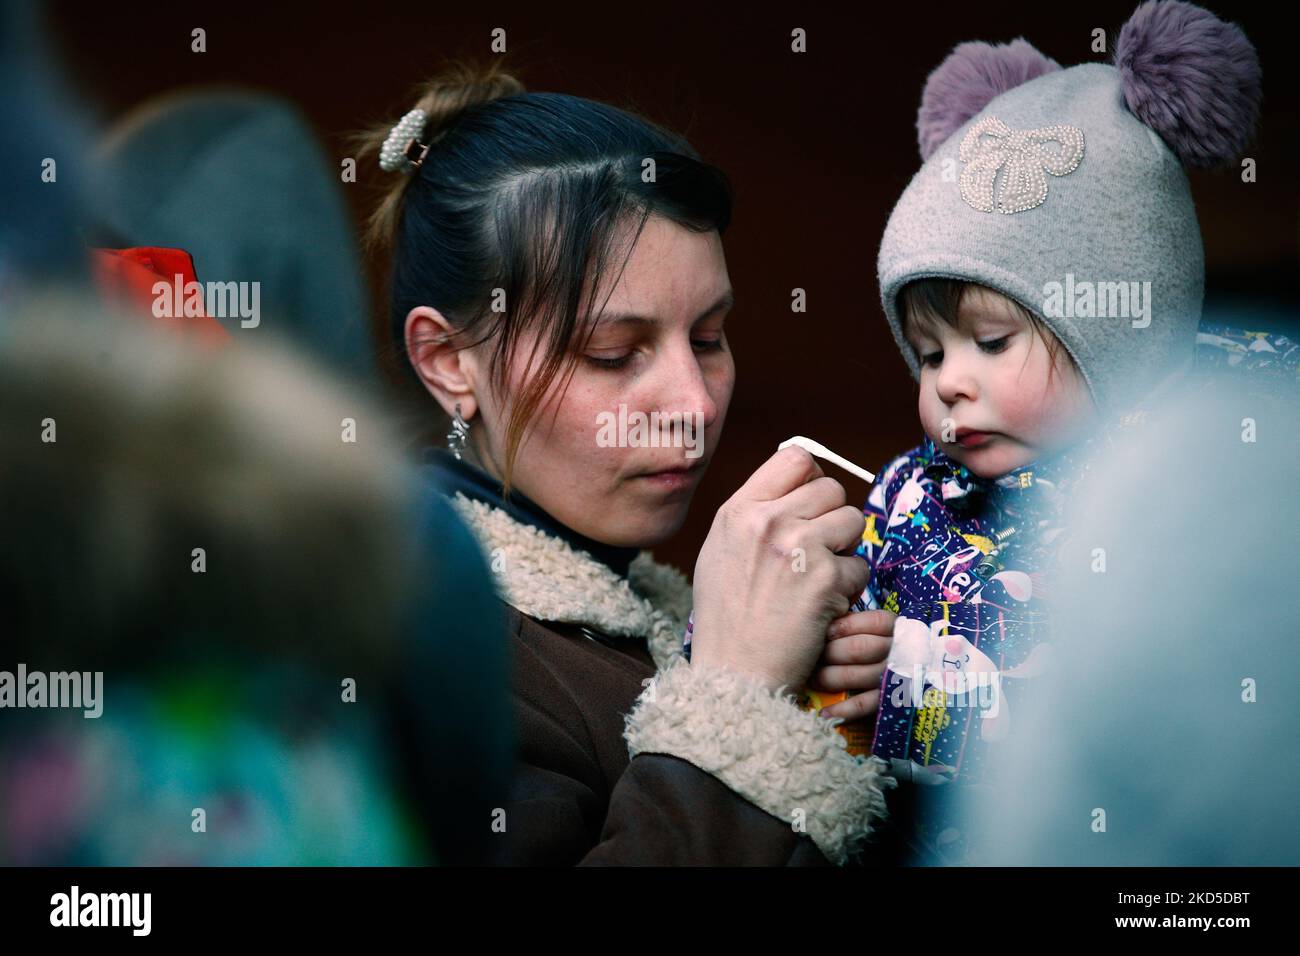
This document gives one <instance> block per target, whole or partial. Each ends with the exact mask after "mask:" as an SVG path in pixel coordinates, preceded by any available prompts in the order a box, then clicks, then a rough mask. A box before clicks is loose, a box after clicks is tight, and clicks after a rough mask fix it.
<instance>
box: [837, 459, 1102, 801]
mask: <svg viewBox="0 0 1300 956" xmlns="http://www.w3.org/2000/svg"><path fill="white" fill-rule="evenodd" d="M1078 457H1079V456H1078V455H1077V454H1071V455H1066V454H1062V455H1058V456H1056V457H1055V458H1052V459H1050V460H1045V461H1041V462H1035V463H1033V464H1030V465H1026V466H1024V467H1021V468H1017V469H1015V470H1014V471H1012V472H1010V473H1008V474H1006V475H1003V476H1002V477H1000V478H998V479H996V480H984V479H980V478H977V477H976V476H974V475H972V474H971V473H970V472H969V471H968V470H967V469H966V468H965V467H963V466H962V465H960V464H958V463H957V462H955V461H953V460H952V459H950V458H949V457H948V456H947V455H945V454H944V453H943V452H942V451H940V450H939V449H938V448H937V447H936V446H935V444H934V442H933V441H932V440H930V439H929V438H926V440H925V441H924V442H923V443H922V444H921V445H919V446H918V447H916V448H914V449H912V450H911V451H909V452H907V453H905V454H903V455H900V456H899V457H898V458H895V459H894V460H893V461H891V462H890V463H889V464H888V465H886V466H885V468H884V469H883V471H882V472H881V474H880V476H879V478H878V479H877V481H876V484H875V486H874V487H873V488H872V491H871V495H870V497H869V498H868V499H867V504H866V506H865V508H864V509H863V510H864V513H865V515H866V519H867V526H866V529H865V531H864V532H863V535H862V543H861V545H860V546H859V548H858V550H857V554H858V555H859V556H860V557H862V558H863V559H865V560H866V561H867V562H868V563H869V564H870V565H871V569H872V575H871V582H870V583H869V584H868V586H867V590H866V591H865V592H864V594H863V595H862V603H863V604H864V605H865V606H866V607H871V608H874V607H881V608H885V609H887V610H891V611H895V612H896V613H897V614H898V621H897V623H896V624H895V626H894V643H893V647H892V649H891V651H890V656H889V661H888V667H887V670H886V672H885V677H884V681H883V683H882V693H881V707H880V710H879V711H878V715H877V721H876V734H875V743H874V744H873V747H872V752H873V753H874V754H875V755H876V756H879V757H883V758H885V759H895V758H896V759H900V760H911V761H912V762H913V763H915V764H917V765H919V766H920V767H924V768H926V770H928V771H932V772H936V773H941V774H943V775H944V776H945V777H947V778H948V779H958V778H962V777H965V778H971V777H978V776H979V772H980V770H981V767H982V764H983V757H984V752H985V749H986V747H987V746H988V745H989V744H992V743H996V742H998V741H1001V740H1004V739H1006V738H1007V736H1008V735H1009V733H1010V730H1011V727H1012V725H1013V720H1014V718H1013V716H1012V715H1013V713H1014V711H1015V703H1016V699H1017V698H1018V697H1022V696H1023V693H1022V690H1023V689H1022V688H1021V687H1019V686H1018V685H1019V684H1020V683H1021V682H1022V681H1023V679H1024V678H1026V677H1029V676H1031V675H1032V674H1033V673H1034V672H1035V671H1036V670H1039V669H1041V667H1042V666H1043V663H1044V660H1045V658H1046V653H1047V652H1046V648H1045V646H1044V643H1045V640H1046V636H1047V635H1046V625H1047V618H1046V612H1045V610H1044V607H1043V604H1044V600H1043V599H1044V597H1045V595H1046V593H1047V590H1048V574H1047V571H1048V569H1049V567H1050V565H1051V555H1050V551H1051V550H1052V544H1053V542H1056V541H1057V537H1058V536H1059V534H1060V531H1061V528H1060V515H1059V512H1060V505H1061V504H1062V502H1063V500H1064V497H1063V496H1064V495H1066V494H1068V487H1069V485H1070V484H1072V483H1073V481H1074V480H1075V479H1076V478H1077V477H1078V475H1077V474H1076V472H1077V471H1078V470H1079V467H1080V466H1078V465H1076V464H1075V461H1076V459H1077V458H1078Z"/></svg>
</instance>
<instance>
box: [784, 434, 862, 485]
mask: <svg viewBox="0 0 1300 956" xmlns="http://www.w3.org/2000/svg"><path fill="white" fill-rule="evenodd" d="M788 445H798V446H799V447H800V448H802V449H803V450H804V451H806V452H808V453H809V454H810V455H816V456H817V457H818V458H824V459H825V460H826V461H829V462H830V463H831V464H833V465H839V466H840V467H841V468H843V469H844V470H845V471H848V472H852V473H853V474H855V475H857V476H858V477H859V478H861V479H862V480H863V481H865V482H867V483H868V484H870V483H872V482H874V481H875V480H876V476H875V475H873V474H872V473H871V472H869V471H867V469H865V468H859V467H858V466H857V465H855V464H853V462H851V461H849V460H848V459H847V458H841V457H840V456H839V455H837V454H835V452H833V451H831V450H830V449H829V448H827V447H826V446H825V445H823V444H821V442H815V441H813V440H812V439H811V438H804V437H803V436H802V435H795V436H794V437H793V438H787V439H786V440H785V441H783V442H781V444H779V445H777V446H776V450H777V451H780V450H781V449H782V448H785V447H787V446H788Z"/></svg>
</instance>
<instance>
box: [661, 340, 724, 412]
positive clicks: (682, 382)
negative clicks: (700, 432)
mask: <svg viewBox="0 0 1300 956" xmlns="http://www.w3.org/2000/svg"><path fill="white" fill-rule="evenodd" d="M665 365H666V369H665V373H666V374H665V375H664V377H663V378H662V379H661V381H660V383H659V388H658V390H657V394H656V396H655V400H656V404H657V405H658V406H659V408H660V409H661V410H663V411H665V412H681V413H682V414H683V415H686V416H688V418H687V420H688V421H691V422H695V421H697V420H699V421H702V422H703V424H704V427H705V428H707V427H709V426H710V425H712V424H713V422H714V421H715V420H716V419H717V417H718V403H717V402H716V401H715V400H714V397H713V394H712V393H711V392H710V390H709V382H708V379H706V378H705V375H704V369H703V368H701V366H700V358H699V356H698V355H696V354H695V350H694V349H693V348H691V347H690V345H689V344H688V345H687V347H686V348H685V350H684V354H683V351H682V350H680V349H679V350H674V352H673V355H672V357H671V359H670V360H669V361H668V362H666V363H665ZM697 414H699V415H702V418H699V419H697V418H696V415H697Z"/></svg>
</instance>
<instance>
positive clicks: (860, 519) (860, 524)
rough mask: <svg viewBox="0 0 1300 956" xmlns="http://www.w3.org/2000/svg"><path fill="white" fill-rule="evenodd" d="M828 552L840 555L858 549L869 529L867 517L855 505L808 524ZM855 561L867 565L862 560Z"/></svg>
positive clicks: (825, 515) (845, 506)
mask: <svg viewBox="0 0 1300 956" xmlns="http://www.w3.org/2000/svg"><path fill="white" fill-rule="evenodd" d="M808 523H809V524H810V525H811V526H812V528H813V533H814V534H815V535H816V536H817V540H818V541H819V542H820V543H821V544H822V545H824V546H825V548H826V550H828V551H833V552H835V553H839V552H840V551H849V550H854V549H856V548H857V546H858V543H859V542H860V541H861V540H862V532H863V530H864V529H865V528H866V527H867V516H866V515H864V514H863V513H862V509H861V508H858V507H857V506H855V505H844V506H843V507H841V508H836V509H835V510H834V511H828V512H826V513H825V514H824V515H822V516H821V517H820V518H814V519H813V520H812V521H810V522H808ZM854 560H856V561H859V562H861V563H862V564H866V563H867V562H866V561H863V560H862V559H861V558H855V559H854Z"/></svg>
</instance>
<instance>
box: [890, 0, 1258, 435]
mask: <svg viewBox="0 0 1300 956" xmlns="http://www.w3.org/2000/svg"><path fill="white" fill-rule="evenodd" d="M1113 49H1114V57H1113V63H1112V64H1103V63H1086V64H1082V65H1079V66H1075V67H1072V68H1070V69H1062V68H1061V67H1060V65H1059V64H1057V63H1055V62H1054V61H1052V60H1050V59H1048V58H1047V57H1045V56H1044V55H1043V54H1041V53H1039V52H1038V51H1037V50H1035V49H1034V48H1033V47H1032V46H1030V45H1029V44H1028V43H1026V42H1025V41H1024V40H1023V39H1017V40H1015V41H1012V42H1011V43H1008V44H1004V45H999V46H994V45H990V44H987V43H964V44H961V45H960V46H958V47H957V48H956V49H954V50H953V52H952V53H951V54H950V55H949V56H948V58H947V59H946V60H945V61H944V62H943V63H942V64H941V65H940V66H939V67H938V68H937V69H936V70H935V71H934V72H933V73H932V74H931V75H930V77H929V79H928V80H927V82H926V86H925V91H924V94H923V96H922V103H921V108H920V112H919V115H918V120H917V129H918V132H919V140H920V147H921V157H922V159H923V161H924V165H923V166H922V167H921V169H920V171H919V172H917V173H916V175H915V176H914V177H913V178H912V181H911V182H910V183H909V185H908V186H907V189H906V190H905V191H904V192H903V195H902V198H900V199H899V201H898V203H897V205H896V206H895V207H894V210H893V213H892V214H891V215H890V218H889V223H888V225H887V226H886V228H885V234H884V238H883V240H882V242H881V246H880V254H879V259H878V262H877V269H878V273H879V281H880V295H881V302H882V304H883V306H884V311H885V316H886V318H887V319H888V321H889V326H890V329H891V331H892V332H893V335H894V339H895V341H896V342H897V343H898V347H899V349H900V350H901V351H902V353H903V357H904V359H905V360H906V361H907V363H908V366H909V368H910V369H911V371H912V375H913V377H919V374H920V364H919V361H918V357H917V355H916V354H915V352H914V351H913V349H912V348H911V346H910V345H908V343H907V341H906V340H905V339H904V337H903V331H902V324H901V320H902V316H901V314H900V312H899V304H898V295H899V292H900V290H901V289H902V288H903V286H905V285H906V284H907V283H909V282H912V281H914V280H917V279H924V278H932V277H940V278H952V279H960V280H965V281H968V282H974V283H978V284H980V285H984V286H987V287H989V288H991V289H993V290H995V291H997V292H1000V293H1002V294H1003V295H1005V296H1007V297H1009V298H1011V299H1014V300H1015V301H1017V302H1018V303H1020V304H1021V305H1023V306H1024V307H1025V308H1027V309H1029V310H1030V311H1031V312H1033V313H1035V314H1036V315H1038V316H1039V317H1041V318H1042V319H1043V320H1044V321H1045V322H1046V324H1047V325H1048V326H1049V327H1050V328H1051V329H1052V331H1053V332H1055V334H1056V336H1057V337H1058V338H1059V339H1060V340H1061V342H1062V343H1063V344H1064V346H1065V348H1066V349H1067V350H1068V351H1069V353H1070V355H1071V356H1072V357H1073V358H1074V360H1075V362H1076V363H1077V364H1078V366H1079V369H1080V371H1081V372H1082V374H1083V377H1084V379H1085V380H1086V382H1087V384H1088V387H1089V389H1090V390H1091V393H1092V396H1093V398H1094V400H1095V401H1096V402H1097V404H1098V406H1099V407H1100V408H1102V409H1112V410H1117V409H1122V408H1124V407H1125V406H1126V405H1127V404H1129V403H1130V402H1131V401H1133V400H1135V399H1137V398H1140V397H1141V396H1142V394H1144V392H1145V391H1146V389H1147V388H1148V387H1149V386H1150V385H1153V384H1155V382H1157V381H1159V380H1161V379H1162V378H1164V377H1166V376H1167V375H1168V374H1169V373H1172V372H1175V371H1177V370H1179V369H1181V368H1184V367H1186V366H1187V365H1189V364H1190V363H1191V361H1192V357H1193V354H1194V346H1195V341H1196V327H1197V323H1198V321H1199V319H1200V314H1201V301H1202V296H1203V292H1204V282H1205V278H1204V277H1205V265H1204V254H1203V251H1202V247H1201V236H1200V229H1199V227H1198V225H1197V221H1196V209H1195V206H1194V205H1193V202H1192V196H1191V190H1190V188H1189V185H1188V181H1187V176H1186V173H1185V172H1184V166H1213V165H1218V164H1221V163H1226V162H1229V161H1231V160H1233V159H1235V158H1236V157H1238V155H1239V153H1240V150H1241V149H1242V148H1243V147H1244V146H1245V144H1246V143H1247V141H1248V140H1249V138H1250V135H1251V133H1252V131H1253V129H1254V125H1255V122H1256V119H1257V116H1258V111H1259V98H1260V68H1259V61H1258V57H1257V56H1256V53H1255V50H1254V47H1252V46H1251V44H1250V42H1249V41H1248V40H1247V39H1246V37H1245V35H1244V34H1243V33H1242V32H1241V30H1240V28H1238V27H1237V26H1235V25H1233V24H1228V23H1224V22H1223V21H1221V20H1219V19H1217V18H1216V17H1214V16H1213V14H1211V13H1209V12H1208V11H1206V10H1203V9H1202V8H1200V7H1196V6H1193V5H1192V4H1189V3H1183V2H1180V0H1153V2H1148V3H1145V4H1143V5H1142V6H1140V7H1139V8H1138V9H1137V10H1136V12H1135V13H1134V14H1133V16H1132V18H1130V20H1129V21H1128V23H1127V24H1125V26H1124V28H1123V29H1122V30H1121V32H1120V34H1119V37H1118V38H1117V40H1116V41H1115V43H1114V44H1113Z"/></svg>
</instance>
